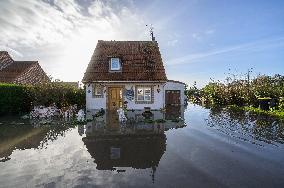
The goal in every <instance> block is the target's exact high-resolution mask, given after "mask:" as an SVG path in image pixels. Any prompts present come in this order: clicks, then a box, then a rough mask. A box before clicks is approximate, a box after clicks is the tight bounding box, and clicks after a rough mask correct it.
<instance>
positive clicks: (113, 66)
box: [111, 58, 120, 70]
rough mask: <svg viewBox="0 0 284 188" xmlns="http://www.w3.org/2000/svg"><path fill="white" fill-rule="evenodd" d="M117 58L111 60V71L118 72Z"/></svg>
mask: <svg viewBox="0 0 284 188" xmlns="http://www.w3.org/2000/svg"><path fill="white" fill-rule="evenodd" d="M119 69H120V64H119V58H111V70H119Z"/></svg>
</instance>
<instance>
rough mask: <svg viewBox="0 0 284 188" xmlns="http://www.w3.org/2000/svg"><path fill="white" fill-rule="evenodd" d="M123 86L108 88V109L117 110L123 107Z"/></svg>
mask: <svg viewBox="0 0 284 188" xmlns="http://www.w3.org/2000/svg"><path fill="white" fill-rule="evenodd" d="M122 102H123V101H122V87H109V88H108V104H107V106H108V110H117V109H118V108H121V107H122Z"/></svg>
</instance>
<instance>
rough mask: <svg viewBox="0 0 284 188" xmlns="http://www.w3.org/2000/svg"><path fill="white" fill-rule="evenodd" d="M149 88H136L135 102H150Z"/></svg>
mask: <svg viewBox="0 0 284 188" xmlns="http://www.w3.org/2000/svg"><path fill="white" fill-rule="evenodd" d="M151 95H152V91H151V87H137V98H136V99H137V101H146V102H151Z"/></svg>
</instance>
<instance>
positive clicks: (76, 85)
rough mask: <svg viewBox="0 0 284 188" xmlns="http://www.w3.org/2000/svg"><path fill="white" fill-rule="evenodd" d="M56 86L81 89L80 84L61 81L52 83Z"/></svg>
mask: <svg viewBox="0 0 284 188" xmlns="http://www.w3.org/2000/svg"><path fill="white" fill-rule="evenodd" d="M53 83H55V84H57V85H61V86H69V87H73V88H76V89H79V88H81V85H80V82H63V81H55V82H53Z"/></svg>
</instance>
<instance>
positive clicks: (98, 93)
mask: <svg viewBox="0 0 284 188" xmlns="http://www.w3.org/2000/svg"><path fill="white" fill-rule="evenodd" d="M103 90H104V88H103V86H100V85H96V84H95V85H94V86H93V96H94V97H103V94H104V91H103Z"/></svg>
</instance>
